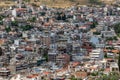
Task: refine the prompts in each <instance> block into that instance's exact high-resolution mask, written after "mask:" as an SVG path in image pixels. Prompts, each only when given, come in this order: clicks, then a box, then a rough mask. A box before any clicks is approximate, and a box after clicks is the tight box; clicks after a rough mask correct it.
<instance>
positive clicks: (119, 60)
mask: <svg viewBox="0 0 120 80" xmlns="http://www.w3.org/2000/svg"><path fill="white" fill-rule="evenodd" d="M118 66H119V71H120V52H119V58H118Z"/></svg>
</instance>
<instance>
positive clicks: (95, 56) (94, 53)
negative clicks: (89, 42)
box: [89, 49, 104, 60]
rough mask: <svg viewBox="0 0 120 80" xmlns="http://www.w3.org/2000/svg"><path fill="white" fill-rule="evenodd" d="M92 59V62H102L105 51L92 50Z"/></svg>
mask: <svg viewBox="0 0 120 80" xmlns="http://www.w3.org/2000/svg"><path fill="white" fill-rule="evenodd" d="M89 56H90V59H92V60H102V59H103V58H104V54H103V51H102V50H101V49H95V50H92V52H90V54H89Z"/></svg>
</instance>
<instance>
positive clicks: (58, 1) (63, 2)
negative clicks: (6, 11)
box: [0, 0, 115, 8]
mask: <svg viewBox="0 0 120 80" xmlns="http://www.w3.org/2000/svg"><path fill="white" fill-rule="evenodd" d="M23 1H29V0H23ZM101 1H102V2H105V3H107V4H111V3H112V2H114V1H115V0H101ZM29 3H34V4H37V5H40V4H45V5H47V6H50V7H61V8H65V7H69V6H71V5H74V4H77V3H79V4H80V5H86V4H89V0H30V2H29ZM11 5H15V2H13V0H0V7H4V6H11Z"/></svg>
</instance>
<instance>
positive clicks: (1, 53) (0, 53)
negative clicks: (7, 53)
mask: <svg viewBox="0 0 120 80" xmlns="http://www.w3.org/2000/svg"><path fill="white" fill-rule="evenodd" d="M2 55H3V51H2V48H1V47H0V56H2Z"/></svg>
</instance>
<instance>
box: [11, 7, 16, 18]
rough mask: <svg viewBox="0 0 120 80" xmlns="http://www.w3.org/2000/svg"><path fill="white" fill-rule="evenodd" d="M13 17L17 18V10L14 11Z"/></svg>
mask: <svg viewBox="0 0 120 80" xmlns="http://www.w3.org/2000/svg"><path fill="white" fill-rule="evenodd" d="M12 16H14V17H16V16H17V11H16V9H14V10H12Z"/></svg>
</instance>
